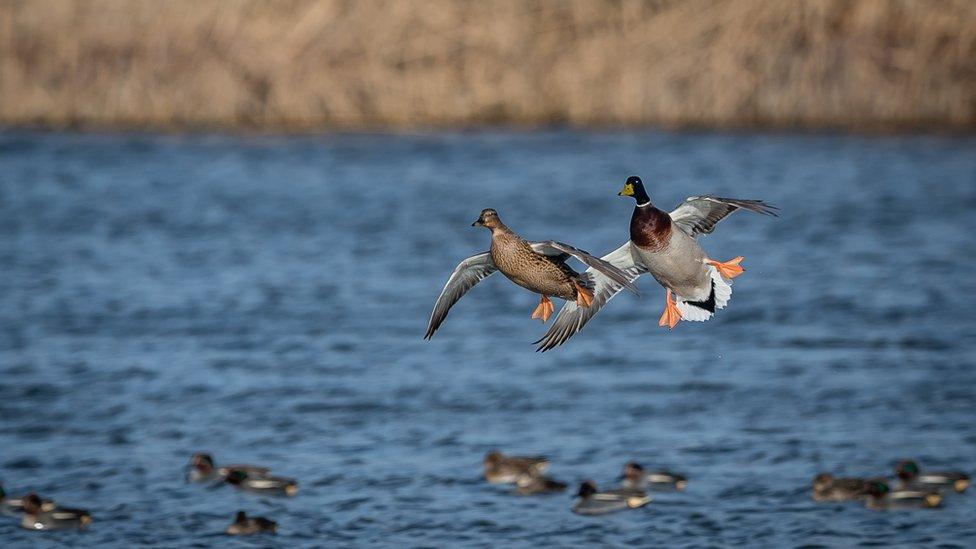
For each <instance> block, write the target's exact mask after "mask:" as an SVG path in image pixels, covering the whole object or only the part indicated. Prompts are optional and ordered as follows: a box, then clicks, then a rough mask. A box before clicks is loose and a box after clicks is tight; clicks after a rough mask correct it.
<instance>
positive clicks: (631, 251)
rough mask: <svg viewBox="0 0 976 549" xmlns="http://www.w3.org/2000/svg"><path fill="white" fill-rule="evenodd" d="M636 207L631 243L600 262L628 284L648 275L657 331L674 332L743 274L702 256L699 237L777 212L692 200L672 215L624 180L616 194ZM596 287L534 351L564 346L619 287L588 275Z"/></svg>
mask: <svg viewBox="0 0 976 549" xmlns="http://www.w3.org/2000/svg"><path fill="white" fill-rule="evenodd" d="M617 194H618V195H620V196H630V197H633V198H634V200H635V201H636V202H637V206H636V207H635V208H634V214H633V215H632V216H631V219H630V240H628V241H627V242H626V243H625V244H624V245H623V246H621V247H619V248H617V249H616V250H614V251H612V252H610V253H609V254H607V255H605V256H603V257H602V258H601V259H602V260H604V261H606V262H608V263H610V264H612V265H614V266H615V267H617V268H619V269H620V270H622V271H624V272H625V273H627V282H628V283H632V282H633V281H634V280H636V279H637V277H639V276H641V275H643V274H646V273H650V274H651V276H653V277H654V278H655V279H656V280H657V281H658V283H659V284H661V286H664V289H665V291H666V292H665V306H664V313H663V314H661V318H660V319H659V320H658V325H659V326H663V327H667V328H668V329H673V328H674V327H675V326H676V325H677V324H678V322H679V321H681V320H690V321H695V322H704V321H706V320H708V319H709V318H711V317H712V314H714V313H715V310H716V309H722V308H724V307H725V305H726V304H727V303H728V301H729V299H730V298H731V297H732V286H731V284H730V283H729V282H730V280H731V279H733V278H735V277H737V276H739V275H740V274H742V272H743V271H744V269H743V268H742V267H741V266H740V265H739V264H740V263H741V262H742V259H743V258H742V257H741V256H739V257H736V258H734V259H731V260H729V261H716V260H714V259H710V258H709V257H708V256H707V255H705V252H704V250H702V248H701V246H700V245H699V244H698V241H697V237H698V235H701V234H709V233H711V232H712V231H713V230H714V229H715V225H716V224H717V223H718V222H719V221H721V220H722V219H723V218H725V217H726V216H727V215H729V214H730V213H732V212H734V211H736V210H740V209H742V210H748V211H751V212H756V213H760V214H765V215H771V216H774V217H776V216H777V214H776V210H777V209H778V208H776V207H775V206H770V205H768V204H766V203H764V202H763V201H762V200H743V199H738V198H718V197H714V196H692V197H690V198H688V199H686V200H685V201H684V202H682V203H681V204H680V205H679V206H678V207H677V208H675V209H674V210H673V211H672V212H671V213H668V212H665V211H663V210H659V209H658V208H656V207H655V206H654V205H653V204H651V199H650V198H649V197H648V196H647V191H645V190H644V183H643V182H642V181H641V178H640V177H637V176H636V175H634V176H630V177H629V178H627V181H626V183H624V188H623V189H622V190H621V191H620V192H619V193H617ZM584 274H588V275H590V277H591V278H592V280H593V282H594V290H593V293H594V297H593V303H592V304H591V305H590V306H589V307H586V308H580V307H579V306H578V305H577V304H575V303H572V302H567V303H566V304H565V305H563V308H562V309H561V310H560V311H559V314H558V315H557V316H556V320H555V321H553V323H552V326H550V327H549V331H548V332H546V334H545V335H544V336H542V338H541V339H539V340H538V341H536V343H537V344H539V347H538V348H537V349H536V350H537V351H548V350H549V349H552V348H553V347H556V346H559V345H562V344H563V343H565V342H566V341H567V340H569V338H571V337H573V335H575V334H576V333H577V332H579V331H580V330H582V329H583V326H585V325H586V323H587V322H589V320H590V319H591V318H593V316H594V315H595V314H596V313H597V312H599V311H600V309H601V308H603V306H604V305H606V303H607V302H608V301H609V300H610V299H611V298H612V297H613V296H615V295H616V294H617V293H618V292H619V291H620V290H621V288H623V287H624V286H623V284H622V283H621V282H620V281H619V280H614V279H611V278H608V277H606V276H604V275H603V273H601V272H598V271H592V270H590V269H587V271H586V273H584Z"/></svg>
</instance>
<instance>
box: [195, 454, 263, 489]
mask: <svg viewBox="0 0 976 549" xmlns="http://www.w3.org/2000/svg"><path fill="white" fill-rule="evenodd" d="M233 469H236V470H239V471H245V472H247V473H248V474H249V475H252V476H261V475H267V474H268V473H269V472H270V470H269V469H268V468H267V467H257V466H254V465H237V464H235V465H225V466H223V467H217V466H216V465H214V460H213V458H212V457H211V456H210V454H194V455H193V457H192V458H190V463H189V464H188V465H187V471H186V480H187V481H188V482H204V481H210V480H224V479H225V478H226V477H227V473H228V472H230V471H231V470H233Z"/></svg>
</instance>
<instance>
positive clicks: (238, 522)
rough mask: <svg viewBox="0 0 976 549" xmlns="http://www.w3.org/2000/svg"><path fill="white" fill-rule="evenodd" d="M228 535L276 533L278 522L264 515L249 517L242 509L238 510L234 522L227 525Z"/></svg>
mask: <svg viewBox="0 0 976 549" xmlns="http://www.w3.org/2000/svg"><path fill="white" fill-rule="evenodd" d="M226 532H227V535H228V536H250V535H252V534H277V533H278V523H277V522H275V521H273V520H268V519H266V518H264V517H249V516H247V513H245V512H244V511H238V512H237V515H235V516H234V522H232V523H231V524H230V526H228V527H227V530H226Z"/></svg>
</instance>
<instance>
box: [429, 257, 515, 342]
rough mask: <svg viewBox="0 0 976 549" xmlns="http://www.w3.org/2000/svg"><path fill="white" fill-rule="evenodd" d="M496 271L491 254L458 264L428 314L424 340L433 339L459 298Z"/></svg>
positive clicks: (471, 258)
mask: <svg viewBox="0 0 976 549" xmlns="http://www.w3.org/2000/svg"><path fill="white" fill-rule="evenodd" d="M497 270H498V267H496V266H495V262H494V261H492V260H491V252H484V253H480V254H478V255H473V256H471V257H469V258H467V259H465V260H464V261H462V262H460V263H458V266H457V267H455V268H454V272H453V273H451V278H449V279H448V280H447V284H445V285H444V289H443V290H441V295H440V296H438V297H437V302H435V303H434V310H433V311H432V312H431V313H430V321H428V322H427V334H426V335H425V336H424V339H430V338H432V337H434V332H436V331H437V328H439V327H440V325H441V323H442V322H444V319H445V318H447V313H448V311H450V310H451V307H453V306H454V304H455V303H457V302H458V300H459V299H461V296H463V295H464V294H466V293H467V292H468V290H470V289H471V288H473V287H474V285H475V284H477V283H479V282H481V281H482V280H484V279H485V277H487V276H488V275H490V274H491V273H493V272H495V271H497Z"/></svg>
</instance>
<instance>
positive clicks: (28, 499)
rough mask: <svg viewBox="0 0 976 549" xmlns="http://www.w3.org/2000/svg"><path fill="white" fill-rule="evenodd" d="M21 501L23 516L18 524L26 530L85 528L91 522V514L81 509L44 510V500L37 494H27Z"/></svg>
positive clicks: (57, 508) (60, 508)
mask: <svg viewBox="0 0 976 549" xmlns="http://www.w3.org/2000/svg"><path fill="white" fill-rule="evenodd" d="M22 501H23V503H22V508H23V510H24V516H23V517H22V518H21V520H20V526H21V528H25V529H27V530H64V529H69V528H85V527H86V526H88V524H89V523H90V522H91V515H90V514H88V511H85V510H82V509H68V508H65V507H55V508H54V509H51V510H49V511H45V510H44V500H43V499H41V497H40V496H38V495H37V494H27V495H26V496H24V497H23V500H22Z"/></svg>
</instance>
